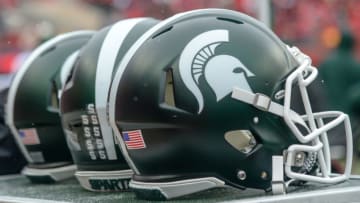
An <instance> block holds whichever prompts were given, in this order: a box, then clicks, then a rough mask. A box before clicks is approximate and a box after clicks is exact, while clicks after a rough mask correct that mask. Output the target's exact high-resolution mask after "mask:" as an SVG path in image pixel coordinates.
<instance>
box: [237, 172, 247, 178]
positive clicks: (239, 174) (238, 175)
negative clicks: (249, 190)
mask: <svg viewBox="0 0 360 203" xmlns="http://www.w3.org/2000/svg"><path fill="white" fill-rule="evenodd" d="M237 177H238V178H239V180H245V179H246V172H245V171H243V170H240V171H238V173H237Z"/></svg>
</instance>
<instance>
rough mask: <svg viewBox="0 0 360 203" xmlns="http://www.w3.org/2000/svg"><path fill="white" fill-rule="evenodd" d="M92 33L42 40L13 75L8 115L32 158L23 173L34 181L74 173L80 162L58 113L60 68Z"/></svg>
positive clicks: (26, 151)
mask: <svg viewBox="0 0 360 203" xmlns="http://www.w3.org/2000/svg"><path fill="white" fill-rule="evenodd" d="M92 34H93V32H92V31H78V32H70V33H66V34H62V35H59V36H57V37H54V38H53V39H51V40H48V41H47V42H45V43H43V44H41V45H40V46H39V47H37V48H36V49H35V50H34V51H33V52H32V53H31V54H30V56H29V57H28V58H27V59H26V60H25V62H24V64H23V65H22V66H21V68H20V69H19V71H18V72H17V73H16V75H15V76H14V78H13V80H12V83H11V86H10V89H9V95H8V100H7V107H6V120H7V124H8V125H9V127H10V129H11V131H12V134H13V135H14V137H15V139H16V140H17V144H18V145H19V148H20V149H21V151H22V153H23V154H24V156H25V158H26V159H27V161H28V165H27V166H26V167H25V168H24V170H23V174H25V175H26V176H27V177H28V178H29V179H30V180H31V181H33V182H56V181H60V180H63V179H66V178H69V177H73V175H74V172H75V169H76V166H75V165H74V164H73V161H72V158H71V154H70V151H69V149H68V148H67V144H66V141H65V136H64V133H63V129H62V125H61V121H60V116H59V98H58V96H59V93H60V92H59V90H60V88H61V82H60V81H61V79H60V78H61V70H62V67H63V65H65V64H66V63H64V62H65V61H68V60H67V59H68V57H69V55H71V54H72V53H73V52H75V51H76V50H78V49H79V48H80V47H81V46H83V45H84V44H85V43H86V42H87V40H88V39H89V38H90V37H91V36H92Z"/></svg>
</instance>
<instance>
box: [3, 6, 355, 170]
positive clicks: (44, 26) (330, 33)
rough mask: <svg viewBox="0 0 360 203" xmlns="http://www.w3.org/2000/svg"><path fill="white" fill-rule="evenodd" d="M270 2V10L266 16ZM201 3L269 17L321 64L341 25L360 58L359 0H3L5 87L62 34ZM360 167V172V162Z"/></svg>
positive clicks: (286, 37)
mask: <svg viewBox="0 0 360 203" xmlns="http://www.w3.org/2000/svg"><path fill="white" fill-rule="evenodd" d="M264 2H266V3H264ZM267 3H268V4H267ZM266 4H267V5H266ZM264 5H265V6H267V7H266V8H265V11H266V9H267V10H268V11H269V15H268V16H265V17H264V16H261V14H264V7H263V6H264ZM199 8H227V9H232V10H237V11H241V12H244V13H246V14H249V15H251V16H254V17H256V18H263V19H268V20H269V21H268V23H269V26H271V28H272V29H273V30H274V31H275V33H276V34H277V35H278V36H280V38H281V39H282V40H284V41H285V42H287V43H289V44H292V45H295V46H298V47H299V48H300V49H301V50H303V52H304V53H306V54H308V55H309V56H311V58H312V59H313V64H314V65H315V66H318V65H320V64H321V63H322V62H323V61H324V59H325V58H326V57H327V56H329V54H330V53H331V52H332V50H334V49H335V48H336V47H337V46H338V44H339V43H340V40H341V30H347V31H349V32H350V33H351V34H352V35H353V36H354V39H355V47H354V49H353V51H354V52H353V54H354V56H355V59H356V60H359V59H360V43H357V42H359V41H360V12H359V10H360V1H358V0H317V1H313V0H272V1H269V0H221V1H219V0H0V89H2V88H4V87H6V86H7V85H8V84H9V81H10V79H11V75H12V73H14V72H15V71H16V70H17V69H18V67H19V65H20V64H21V62H22V61H23V60H24V59H25V58H26V56H27V55H28V53H29V52H31V50H32V49H34V48H35V47H36V46H37V45H38V44H40V43H41V42H43V41H45V40H47V39H49V38H51V37H53V36H55V35H57V34H59V33H64V32H68V31H73V30H79V29H95V30H96V29H99V28H101V27H103V26H106V25H109V24H111V23H113V22H115V21H118V20H120V19H124V18H129V17H139V16H151V17H155V18H158V19H164V18H166V17H169V16H171V15H173V14H175V13H178V12H182V11H187V10H193V9H199ZM265 15H266V12H265ZM267 17H268V18H267ZM356 164H359V163H358V162H356ZM355 172H356V173H360V166H357V167H356V169H355Z"/></svg>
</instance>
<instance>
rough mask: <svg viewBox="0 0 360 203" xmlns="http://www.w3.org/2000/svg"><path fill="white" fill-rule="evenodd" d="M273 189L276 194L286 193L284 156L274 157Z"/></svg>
mask: <svg viewBox="0 0 360 203" xmlns="http://www.w3.org/2000/svg"><path fill="white" fill-rule="evenodd" d="M271 189H272V193H273V194H274V195H281V194H285V193H286V187H285V182H284V157H283V156H273V157H272V180H271Z"/></svg>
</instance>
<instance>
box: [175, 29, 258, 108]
mask: <svg viewBox="0 0 360 203" xmlns="http://www.w3.org/2000/svg"><path fill="white" fill-rule="evenodd" d="M224 42H229V31H228V30H212V31H207V32H204V33H202V34H200V35H198V36H196V37H195V38H194V39H192V40H191V41H190V42H189V43H188V44H187V45H186V47H185V48H184V50H183V52H182V53H181V56H180V60H179V69H180V76H181V79H182V80H183V82H184V83H185V86H186V87H187V88H188V89H189V90H190V91H191V92H192V93H193V95H194V96H195V98H196V100H197V101H198V104H199V108H198V114H199V113H201V111H202V110H203V108H204V98H203V95H202V94H201V91H200V89H199V87H198V86H199V78H200V76H202V75H204V76H205V80H206V81H207V83H208V84H209V85H210V87H211V89H212V90H213V91H214V93H215V95H216V100H217V101H220V100H221V99H223V98H224V97H225V96H226V95H228V94H229V93H231V92H232V89H233V87H240V88H242V89H244V90H246V91H249V92H253V91H252V89H251V87H250V86H249V83H248V81H247V78H248V77H254V76H255V75H254V74H253V73H252V72H251V71H250V70H249V69H248V68H246V67H245V65H244V64H243V63H241V61H240V60H239V59H237V58H235V57H233V56H230V55H215V49H216V47H218V46H219V45H220V44H221V43H224Z"/></svg>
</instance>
